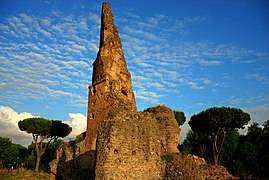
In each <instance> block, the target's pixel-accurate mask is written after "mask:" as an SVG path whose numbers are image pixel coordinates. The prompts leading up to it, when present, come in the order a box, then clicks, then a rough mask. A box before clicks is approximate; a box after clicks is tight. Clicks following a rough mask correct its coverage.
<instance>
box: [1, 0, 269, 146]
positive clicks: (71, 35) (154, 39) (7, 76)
mask: <svg viewBox="0 0 269 180" xmlns="http://www.w3.org/2000/svg"><path fill="white" fill-rule="evenodd" d="M110 3H111V6H112V11H113V14H114V18H115V24H116V26H117V27H118V29H119V34H120V38H121V40H122V44H123V51H124V53H125V59H126V61H127V65H128V68H129V71H130V72H131V74H132V82H133V90H134V92H135V96H136V101H137V106H138V109H139V110H143V109H145V108H147V107H150V106H155V105H158V104H164V105H166V106H168V107H170V108H172V109H174V110H180V111H183V112H185V114H186V116H187V117H188V118H189V117H190V116H191V115H193V114H196V113H199V112H200V111H202V110H205V109H207V108H209V107H213V106H231V107H237V108H242V109H243V110H245V111H246V112H248V113H250V114H251V117H252V121H255V122H258V123H260V124H262V123H263V122H264V121H266V120H268V119H269V93H268V92H269V73H268V72H269V20H268V17H269V3H268V1H266V0H264V1H261V0H257V1H250V0H237V1H230V0H228V1H213V0H212V1H194V0H193V1H192V0H190V1H187V0H186V1H184V0H178V1H174V0H166V1H156V0H155V1H151V0H147V1H141V0H137V1H123V0H119V1H110ZM101 6H102V1H98V0H96V1H86V0H85V1H80V0H76V1H75V0H73V1H71V0H67V1H66V0H65V1H63V0H60V1H49V0H48V1H35V0H28V1H15V0H3V1H1V2H0V107H1V108H0V123H1V128H0V136H8V137H11V138H12V139H13V140H14V141H16V142H19V143H21V142H22V141H23V140H25V139H27V138H29V136H26V135H25V134H24V135H22V134H20V133H18V132H16V131H17V130H18V129H16V128H17V127H15V126H16V124H17V122H18V120H20V119H22V118H25V117H31V116H42V117H45V118H48V119H59V120H63V121H66V122H67V123H69V124H70V125H72V126H73V129H74V132H73V136H75V134H76V133H79V132H81V131H83V130H84V129H85V126H86V112H87V94H88V86H89V85H90V84H91V74H92V62H93V61H94V60H95V58H96V53H97V51H98V47H99V33H100V15H101ZM7 129H10V130H9V131H7ZM187 129H188V127H187V123H185V125H184V126H183V127H182V131H183V134H182V137H184V133H185V132H186V131H187ZM15 132H16V133H15ZM25 141H26V140H25Z"/></svg>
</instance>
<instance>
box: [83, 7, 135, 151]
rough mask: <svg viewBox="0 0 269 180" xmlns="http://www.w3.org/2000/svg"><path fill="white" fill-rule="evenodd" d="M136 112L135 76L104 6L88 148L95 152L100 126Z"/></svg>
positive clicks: (90, 100) (90, 99)
mask: <svg viewBox="0 0 269 180" xmlns="http://www.w3.org/2000/svg"><path fill="white" fill-rule="evenodd" d="M128 111H136V102H135V97H134V93H133V90H132V81H131V74H130V72H129V71H128V69H127V64H126V61H125V58H124V53H123V51H122V45H121V41H120V37H119V35H118V29H117V27H116V26H115V25H114V19H113V15H112V12H111V9H110V4H109V3H103V6H102V19H101V32H100V46H99V52H98V54H97V58H96V60H95V61H94V63H93V76H92V85H90V87H89V97H88V119H87V133H86V147H87V149H88V150H95V148H96V137H97V129H98V125H99V122H100V121H101V120H103V119H107V118H109V115H111V114H116V113H118V112H128Z"/></svg>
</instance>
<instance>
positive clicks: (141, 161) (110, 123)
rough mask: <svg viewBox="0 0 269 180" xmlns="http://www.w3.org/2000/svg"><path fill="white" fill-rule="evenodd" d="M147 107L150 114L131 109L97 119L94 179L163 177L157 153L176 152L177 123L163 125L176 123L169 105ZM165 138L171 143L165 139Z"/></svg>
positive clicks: (177, 140) (177, 138)
mask: <svg viewBox="0 0 269 180" xmlns="http://www.w3.org/2000/svg"><path fill="white" fill-rule="evenodd" d="M151 110H152V112H154V114H153V113H149V112H143V113H142V112H140V113H138V112H135V113H128V114H125V115H120V116H119V117H114V118H113V119H112V120H111V119H109V120H103V121H101V123H100V126H99V132H98V144H97V164H96V170H95V174H96V179H113V178H115V179H163V177H164V170H165V164H164V162H163V161H162V160H161V156H162V155H164V154H167V153H172V152H178V150H177V145H178V143H179V127H178V126H175V127H177V128H167V127H166V126H168V127H169V126H171V124H172V125H173V124H176V123H177V122H176V120H175V117H174V116H172V117H170V115H171V113H173V112H172V110H170V109H169V108H167V107H164V106H158V107H155V108H152V109H151ZM162 110H164V112H162ZM171 130H172V131H171ZM174 132H177V134H175V135H174V134H173V133H174ZM167 138H169V139H170V140H171V141H172V142H174V144H173V145H172V144H171V143H167V141H168V140H167ZM171 150H172V151H171Z"/></svg>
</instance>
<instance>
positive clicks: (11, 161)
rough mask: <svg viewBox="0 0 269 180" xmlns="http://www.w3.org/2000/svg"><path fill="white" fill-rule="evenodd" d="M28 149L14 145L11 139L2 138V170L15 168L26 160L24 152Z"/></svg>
mask: <svg viewBox="0 0 269 180" xmlns="http://www.w3.org/2000/svg"><path fill="white" fill-rule="evenodd" d="M25 150H26V148H25V147H23V146H21V145H19V144H13V143H12V141H11V140H10V139H9V138H6V137H0V165H1V167H2V168H8V167H9V166H13V167H14V168H15V167H17V166H18V164H20V162H22V160H23V159H24V154H23V151H25Z"/></svg>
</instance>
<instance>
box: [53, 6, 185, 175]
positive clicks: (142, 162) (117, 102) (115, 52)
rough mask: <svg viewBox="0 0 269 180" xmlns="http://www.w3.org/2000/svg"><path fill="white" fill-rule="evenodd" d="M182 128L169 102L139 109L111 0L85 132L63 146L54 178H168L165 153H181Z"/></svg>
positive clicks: (103, 23)
mask: <svg viewBox="0 0 269 180" xmlns="http://www.w3.org/2000/svg"><path fill="white" fill-rule="evenodd" d="M179 135H180V128H179V126H178V124H177V122H176V119H175V115H174V113H173V111H172V110H171V109H169V108H167V107H165V106H157V107H154V108H148V109H147V110H146V111H144V112H138V111H137V109H136V102H135V97H134V93H133V90H132V82H131V74H130V73H129V71H128V69H127V65H126V61H125V59H124V53H123V51H122V45H121V41H120V38H119V35H118V30H117V27H116V26H115V25H114V20H113V15H112V12H111V9H110V4H109V3H104V4H103V7H102V18H101V34H100V47H99V52H98V54H97V58H96V60H95V61H94V63H93V76H92V84H91V85H90V86H89V97H88V120H87V131H86V132H85V133H82V134H81V135H78V136H77V139H76V140H75V141H71V142H69V143H65V144H63V145H62V146H61V147H60V148H59V149H58V151H57V158H56V159H55V160H53V161H52V162H51V163H50V168H51V179H55V178H56V179H164V177H165V172H166V171H167V168H166V162H165V161H164V160H163V159H162V157H164V156H166V155H169V154H175V153H178V149H177V146H178V144H179V139H180V138H179Z"/></svg>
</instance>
